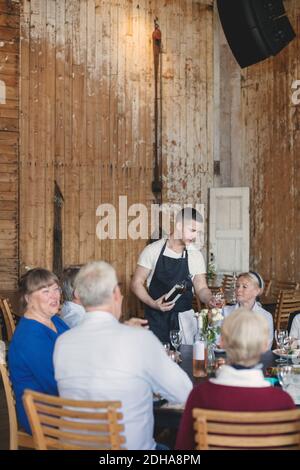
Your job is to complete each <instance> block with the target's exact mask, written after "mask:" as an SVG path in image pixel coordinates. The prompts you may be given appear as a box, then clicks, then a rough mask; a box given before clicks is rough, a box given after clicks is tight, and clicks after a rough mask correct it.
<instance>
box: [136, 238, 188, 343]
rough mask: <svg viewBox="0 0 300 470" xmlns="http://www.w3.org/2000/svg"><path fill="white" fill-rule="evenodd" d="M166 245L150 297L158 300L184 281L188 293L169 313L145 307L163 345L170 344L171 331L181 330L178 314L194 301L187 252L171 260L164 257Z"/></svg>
mask: <svg viewBox="0 0 300 470" xmlns="http://www.w3.org/2000/svg"><path fill="white" fill-rule="evenodd" d="M166 245H167V242H166V243H165V244H164V246H163V247H162V250H161V252H160V254H159V257H158V260H157V263H156V266H155V270H154V273H153V277H152V279H151V282H150V286H149V295H150V296H151V297H152V299H154V300H156V299H158V298H159V297H161V296H162V295H163V294H167V293H168V292H169V290H171V289H172V287H174V285H175V284H176V283H180V282H182V281H185V282H186V292H184V293H183V294H182V295H181V297H180V298H179V299H178V300H177V301H176V303H175V306H174V308H173V309H172V310H170V311H169V312H161V311H160V310H154V309H152V308H150V307H149V306H148V305H145V317H146V318H147V320H148V322H149V327H150V330H151V331H153V333H154V334H155V335H156V336H157V337H158V338H159V339H160V341H161V342H162V343H166V342H170V331H171V330H175V329H179V322H178V313H179V312H185V311H186V310H190V309H191V308H192V300H193V290H192V289H193V284H192V281H191V278H190V271H189V266H188V253H187V250H186V249H184V250H183V252H182V256H181V258H169V257H168V256H164V255H163V253H164V251H165V248H166Z"/></svg>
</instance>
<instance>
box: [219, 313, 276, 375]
mask: <svg viewBox="0 0 300 470" xmlns="http://www.w3.org/2000/svg"><path fill="white" fill-rule="evenodd" d="M222 338H223V341H224V347H225V349H226V354H227V358H228V361H229V363H231V364H241V365H243V366H246V367H247V366H252V365H255V364H256V363H257V362H258V361H259V359H260V356H261V354H262V353H263V352H265V350H266V345H267V342H268V338H269V326H268V323H267V320H266V319H265V318H264V317H263V316H262V315H261V314H259V313H256V312H254V311H250V310H247V309H246V308H238V309H237V310H235V311H234V312H233V313H231V314H230V315H228V317H226V318H225V320H224V323H223V325H222Z"/></svg>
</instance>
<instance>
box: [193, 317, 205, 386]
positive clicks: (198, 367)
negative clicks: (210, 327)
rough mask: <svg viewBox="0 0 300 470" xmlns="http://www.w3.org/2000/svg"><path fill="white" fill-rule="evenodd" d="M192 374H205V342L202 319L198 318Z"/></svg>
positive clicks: (200, 375)
mask: <svg viewBox="0 0 300 470" xmlns="http://www.w3.org/2000/svg"><path fill="white" fill-rule="evenodd" d="M193 376H194V377H206V376H207V342H206V338H205V336H204V334H203V320H202V317H201V316H199V318H198V329H197V333H196V334H195V336H194V343H193Z"/></svg>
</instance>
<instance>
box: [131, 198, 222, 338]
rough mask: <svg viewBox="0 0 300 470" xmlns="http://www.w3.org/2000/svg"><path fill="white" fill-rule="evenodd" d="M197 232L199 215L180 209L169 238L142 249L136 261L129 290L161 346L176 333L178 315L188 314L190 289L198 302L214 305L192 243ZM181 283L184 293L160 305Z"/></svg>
mask: <svg viewBox="0 0 300 470" xmlns="http://www.w3.org/2000/svg"><path fill="white" fill-rule="evenodd" d="M201 230H203V218H202V216H201V214H200V213H199V212H198V211H197V210H196V209H192V208H190V207H188V208H184V209H182V210H181V211H180V212H179V213H178V214H177V216H176V220H175V229H174V233H173V234H172V235H171V236H170V238H169V239H167V240H166V239H161V240H158V241H156V242H154V243H152V244H151V245H148V246H146V248H144V250H143V251H142V253H141V254H140V257H139V259H138V263H137V268H136V271H135V273H134V276H133V279H132V283H131V289H132V291H133V292H134V294H135V295H136V296H137V297H138V298H139V299H140V300H141V301H142V302H143V303H144V304H145V317H146V319H147V320H148V322H149V326H150V329H151V330H152V331H153V333H154V334H155V335H156V336H157V337H158V338H159V339H160V341H162V342H168V341H169V340H170V330H172V329H179V322H178V313H179V312H186V311H187V310H191V308H192V300H193V287H194V290H195V294H196V295H197V296H198V297H199V299H200V300H201V301H202V302H204V303H206V304H208V305H210V306H213V305H214V302H213V299H212V293H211V291H210V290H209V289H208V287H207V283H206V278H205V264H204V259H203V256H202V254H201V252H200V251H199V250H198V249H197V248H196V247H195V245H194V243H193V242H194V241H195V240H196V237H197V233H199V232H201ZM145 281H147V288H148V291H147V289H146V288H145V286H144V284H145ZM183 281H184V282H185V285H186V290H185V292H184V293H183V294H182V295H181V297H180V298H179V299H178V300H177V301H176V303H174V302H164V297H165V295H166V294H167V293H168V292H169V291H170V290H171V289H172V288H173V287H174V285H175V284H177V283H181V282H183Z"/></svg>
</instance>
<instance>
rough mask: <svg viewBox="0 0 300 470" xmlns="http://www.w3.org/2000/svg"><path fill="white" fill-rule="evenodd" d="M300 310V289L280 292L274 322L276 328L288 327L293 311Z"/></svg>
mask: <svg viewBox="0 0 300 470" xmlns="http://www.w3.org/2000/svg"><path fill="white" fill-rule="evenodd" d="M299 310H300V291H299V290H282V291H280V293H279V296H278V299H277V303H276V310H275V318H274V324H275V328H276V329H281V328H284V329H286V328H287V327H288V322H289V316H290V314H291V313H292V312H297V311H299Z"/></svg>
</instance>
